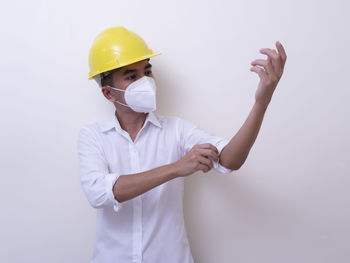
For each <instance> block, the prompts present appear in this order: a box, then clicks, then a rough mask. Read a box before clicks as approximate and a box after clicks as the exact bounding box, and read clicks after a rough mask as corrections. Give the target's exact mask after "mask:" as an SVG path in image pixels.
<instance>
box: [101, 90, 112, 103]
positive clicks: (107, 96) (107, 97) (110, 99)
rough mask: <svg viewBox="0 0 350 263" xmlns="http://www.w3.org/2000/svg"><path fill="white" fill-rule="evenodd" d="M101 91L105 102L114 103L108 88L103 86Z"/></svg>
mask: <svg viewBox="0 0 350 263" xmlns="http://www.w3.org/2000/svg"><path fill="white" fill-rule="evenodd" d="M101 91H102V94H103V96H105V98H106V99H107V100H109V101H110V102H113V103H114V97H113V96H112V93H111V90H110V89H109V88H107V86H103V87H102V88H101Z"/></svg>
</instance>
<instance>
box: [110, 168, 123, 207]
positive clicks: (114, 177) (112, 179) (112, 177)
mask: <svg viewBox="0 0 350 263" xmlns="http://www.w3.org/2000/svg"><path fill="white" fill-rule="evenodd" d="M119 176H120V175H119V174H109V175H108V176H107V183H106V187H107V189H106V192H107V194H108V199H109V200H110V201H111V202H112V204H113V210H114V211H115V212H118V210H119V209H121V208H122V207H123V204H122V203H120V202H118V200H116V199H115V197H114V193H113V186H114V184H115V182H116V181H117V180H118V178H119Z"/></svg>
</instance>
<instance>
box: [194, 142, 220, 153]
mask: <svg viewBox="0 0 350 263" xmlns="http://www.w3.org/2000/svg"><path fill="white" fill-rule="evenodd" d="M198 146H199V147H200V148H201V149H211V150H213V151H215V152H217V153H219V151H218V149H217V148H216V147H215V146H214V145H212V144H211V143H203V144H199V145H198Z"/></svg>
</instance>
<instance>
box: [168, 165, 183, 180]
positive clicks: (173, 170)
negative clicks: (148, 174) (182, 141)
mask: <svg viewBox="0 0 350 263" xmlns="http://www.w3.org/2000/svg"><path fill="white" fill-rule="evenodd" d="M169 171H170V174H171V177H172V178H173V179H174V178H177V177H180V176H181V175H180V167H179V163H178V162H174V163H171V164H169Z"/></svg>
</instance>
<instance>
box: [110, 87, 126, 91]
mask: <svg viewBox="0 0 350 263" xmlns="http://www.w3.org/2000/svg"><path fill="white" fill-rule="evenodd" d="M108 87H109V88H111V89H114V90H119V91H124V92H125V90H123V89H117V88H114V87H111V86H108Z"/></svg>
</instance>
